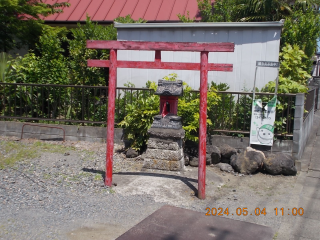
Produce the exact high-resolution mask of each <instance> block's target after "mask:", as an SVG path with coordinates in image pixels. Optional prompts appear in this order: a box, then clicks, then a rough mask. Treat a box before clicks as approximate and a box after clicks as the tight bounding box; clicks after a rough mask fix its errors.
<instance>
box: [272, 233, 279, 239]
mask: <svg viewBox="0 0 320 240" xmlns="http://www.w3.org/2000/svg"><path fill="white" fill-rule="evenodd" d="M277 238H278V232H276V233H275V234H274V236H273V238H272V239H273V240H276V239H277Z"/></svg>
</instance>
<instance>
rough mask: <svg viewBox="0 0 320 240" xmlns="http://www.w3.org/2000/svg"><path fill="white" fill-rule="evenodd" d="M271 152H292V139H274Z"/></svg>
mask: <svg viewBox="0 0 320 240" xmlns="http://www.w3.org/2000/svg"><path fill="white" fill-rule="evenodd" d="M272 152H287V153H291V152H292V140H276V141H274V142H273V146H272Z"/></svg>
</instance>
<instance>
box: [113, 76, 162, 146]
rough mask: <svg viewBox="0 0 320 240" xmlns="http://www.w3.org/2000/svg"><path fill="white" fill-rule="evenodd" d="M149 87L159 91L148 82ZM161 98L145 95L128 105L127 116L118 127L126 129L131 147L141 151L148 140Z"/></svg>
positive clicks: (154, 85)
mask: <svg viewBox="0 0 320 240" xmlns="http://www.w3.org/2000/svg"><path fill="white" fill-rule="evenodd" d="M147 87H148V88H151V89H153V90H154V91H155V90H156V89H157V85H156V83H155V82H148V83H147ZM159 106H160V98H159V96H157V95H154V94H152V93H151V94H145V95H143V96H141V97H140V98H137V99H136V100H135V101H134V102H132V103H131V104H127V105H126V112H127V115H126V116H125V117H124V120H122V121H121V122H120V123H119V124H118V125H119V126H120V127H123V128H125V133H126V137H127V139H128V140H130V141H131V147H132V148H133V149H136V150H141V149H142V148H143V147H144V146H145V144H146V142H147V140H148V129H149V128H150V127H151V124H152V122H153V117H154V116H155V115H157V114H159Z"/></svg>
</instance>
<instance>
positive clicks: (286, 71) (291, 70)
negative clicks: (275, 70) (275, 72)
mask: <svg viewBox="0 0 320 240" xmlns="http://www.w3.org/2000/svg"><path fill="white" fill-rule="evenodd" d="M306 59H307V56H306V55H305V54H304V52H303V51H302V50H300V49H299V47H298V45H294V46H293V47H292V46H291V45H289V44H287V45H286V46H285V47H283V48H282V52H281V53H280V62H281V65H280V71H279V85H278V93H299V92H307V90H308V88H307V81H308V79H309V78H310V77H311V76H310V75H309V74H308V73H307V72H306V71H305V69H306V61H305V60H306ZM275 86H276V83H275V81H271V82H269V83H267V85H266V86H265V87H264V89H263V91H264V92H274V91H275Z"/></svg>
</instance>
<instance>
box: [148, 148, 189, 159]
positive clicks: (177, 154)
mask: <svg viewBox="0 0 320 240" xmlns="http://www.w3.org/2000/svg"><path fill="white" fill-rule="evenodd" d="M143 157H144V158H149V159H159V160H168V161H179V160H180V159H181V158H183V150H182V149H179V150H177V151H172V150H165V149H150V148H148V149H147V151H146V153H145V154H144V156H143Z"/></svg>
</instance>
